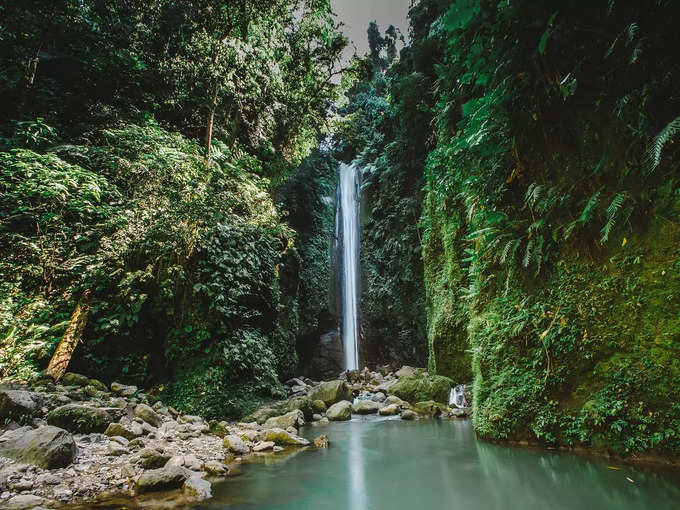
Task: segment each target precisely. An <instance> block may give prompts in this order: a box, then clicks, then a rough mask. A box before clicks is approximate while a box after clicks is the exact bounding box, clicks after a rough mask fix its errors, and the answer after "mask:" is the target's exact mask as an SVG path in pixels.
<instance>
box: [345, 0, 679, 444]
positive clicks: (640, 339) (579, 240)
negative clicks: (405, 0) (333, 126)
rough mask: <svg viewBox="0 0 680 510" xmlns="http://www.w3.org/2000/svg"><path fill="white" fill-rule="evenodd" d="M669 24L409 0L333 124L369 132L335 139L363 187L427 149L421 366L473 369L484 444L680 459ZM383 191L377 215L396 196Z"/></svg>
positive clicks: (675, 106)
mask: <svg viewBox="0 0 680 510" xmlns="http://www.w3.org/2000/svg"><path fill="white" fill-rule="evenodd" d="M679 14H680V12H679V11H678V6H677V5H675V3H673V2H667V1H655V2H651V3H650V4H649V5H647V6H646V7H645V8H644V9H642V8H640V6H639V5H635V4H634V3H625V2H618V1H616V0H613V1H610V2H605V1H602V2H592V3H591V4H588V5H585V4H569V5H566V4H564V3H563V2H550V1H546V2H531V1H528V0H527V1H518V2H515V1H513V2H508V1H492V2H487V1H479V0H457V1H450V0H449V1H447V0H421V1H420V2H417V3H415V4H414V5H413V6H412V8H411V12H410V18H411V43H410V46H409V47H408V48H406V49H405V50H403V51H402V52H401V58H400V61H399V63H398V64H395V65H393V66H392V67H391V68H390V70H389V71H388V72H387V74H386V75H382V74H377V75H376V76H375V77H374V79H373V80H372V86H373V87H375V88H376V89H381V90H389V93H388V94H386V95H384V96H382V97H383V102H382V103H381V104H380V105H379V107H372V108H364V109H363V110H362V111H361V112H360V115H359V118H358V119H350V120H351V123H352V125H353V126H355V131H350V134H351V135H354V133H355V132H359V133H361V132H362V128H363V129H364V131H370V130H375V131H376V132H375V133H371V138H367V137H364V138H361V137H360V136H358V137H357V138H358V142H353V143H355V146H358V147H359V149H358V152H360V153H362V155H363V159H362V160H361V161H362V163H363V164H365V165H366V167H367V170H366V173H367V174H368V175H369V176H370V175H371V172H372V170H373V169H374V168H376V169H380V171H379V173H378V175H380V176H387V175H390V180H391V181H394V182H398V179H395V178H394V173H392V174H390V172H394V171H395V169H398V168H400V166H401V164H402V161H404V160H405V159H407V158H404V157H403V156H402V157H400V158H392V159H390V158H391V154H392V153H393V151H394V150H395V146H396V148H397V150H400V151H403V150H415V151H420V153H421V154H423V153H425V154H426V156H425V157H423V158H422V160H421V161H420V165H418V164H417V163H415V164H414V165H413V168H414V169H415V170H416V171H417V170H418V169H421V170H422V179H423V181H422V182H423V183H424V188H425V197H424V200H423V204H424V208H423V213H422V218H421V223H420V226H421V228H422V229H423V235H422V239H423V242H422V248H423V263H424V267H423V276H424V282H425V287H426V301H425V307H426V310H427V316H428V340H429V346H430V353H429V354H430V369H431V370H434V371H435V372H436V373H440V374H444V375H448V376H450V377H452V378H453V379H454V380H456V381H461V382H464V381H465V380H466V379H467V378H468V377H470V372H471V371H472V376H473V378H474V385H473V388H474V407H475V413H474V424H475V428H476V430H477V431H478V433H480V435H481V436H483V437H488V438H494V439H525V440H530V441H532V440H538V441H542V442H545V443H549V444H562V445H585V446H590V447H594V448H598V449H606V450H609V451H613V452H616V453H621V454H625V453H633V452H635V453H639V452H647V451H650V450H654V451H656V452H666V453H670V454H673V455H677V454H678V453H680V428H679V427H680V408H678V406H677V404H674V399H673V398H672V395H674V394H675V393H677V391H678V390H680V387H679V386H678V381H680V365H678V359H680V344H679V340H680V323H679V322H678V317H680V286H679V285H678V279H677V268H678V264H680V251H679V246H680V243H679V241H680V237H679V233H680V195H679V194H678V189H679V187H678V178H679V172H678V152H677V149H676V145H675V144H674V143H673V142H675V141H676V140H677V134H678V118H680V117H679V114H680V96H678V94H677V87H676V86H675V83H677V81H678V79H679V78H680V62H678V60H677V58H676V55H675V54H674V52H673V51H672V50H671V48H675V47H678V45H679V44H680V35H679V34H678V31H677V29H676V27H675V24H674V22H673V20H675V19H677V18H678V15H679ZM400 85H404V86H405V88H406V92H405V91H404V89H401V88H400ZM375 96H377V97H381V96H380V95H379V94H376V95H375ZM408 97H416V98H418V100H417V102H416V104H417V108H416V109H414V110H408V109H404V106H403V105H404V103H405V98H408ZM373 101H374V102H375V101H377V99H373ZM365 104H368V103H365ZM375 112H378V114H376V113H375ZM395 116H396V118H395ZM378 117H379V118H378ZM384 119H389V120H384ZM429 119H431V120H432V122H428V120H429ZM397 123H400V124H401V125H406V126H408V125H409V124H412V125H414V126H415V127H414V129H413V130H412V131H411V132H410V134H409V136H408V138H403V137H402V136H401V135H400V133H399V132H398V131H397V132H395V125H397ZM366 126H370V129H368V128H366ZM415 133H419V134H418V135H415ZM349 139H350V140H354V139H353V138H351V137H350V138H349ZM412 141H413V142H415V143H411V142H412ZM414 145H415V147H414ZM370 151H373V152H372V153H371V152H370ZM367 154H368V155H369V157H366V155H367ZM374 162H378V163H374ZM381 164H382V165H383V166H386V167H387V169H384V168H381V166H380V165H381ZM385 178H386V177H385ZM369 181H370V177H369ZM389 186H393V182H390V184H388V185H384V184H383V185H382V187H381V188H380V193H379V196H380V200H381V201H382V203H383V204H385V203H388V202H389V203H399V202H400V201H401V200H406V199H408V198H411V197H412V196H413V193H412V190H409V189H400V188H399V187H398V186H393V187H389ZM381 209H384V205H383V207H382V208H381ZM399 214H400V215H401V217H402V218H405V217H408V216H410V215H411V214H412V209H411V208H409V207H402V208H401V209H400V211H399ZM402 232H403V230H401V229H394V230H391V231H390V232H389V233H388V234H385V233H383V234H381V235H382V241H383V243H384V244H386V243H389V241H390V240H391V239H393V238H394V237H396V236H399V235H401V234H402ZM407 242H409V245H410V248H411V249H417V248H418V247H419V245H420V244H419V243H418V242H416V240H414V239H413V238H411V239H409V240H407ZM365 244H366V243H365ZM362 247H363V246H362ZM369 257H370V255H369ZM384 260H389V258H387V257H386V258H385V259H384ZM401 260H403V261H406V263H407V264H408V265H409V267H410V268H412V269H417V268H418V267H419V266H418V263H417V262H414V261H409V260H408V258H406V257H403V256H402V257H401ZM368 265H369V267H370V262H368ZM369 293H370V290H369Z"/></svg>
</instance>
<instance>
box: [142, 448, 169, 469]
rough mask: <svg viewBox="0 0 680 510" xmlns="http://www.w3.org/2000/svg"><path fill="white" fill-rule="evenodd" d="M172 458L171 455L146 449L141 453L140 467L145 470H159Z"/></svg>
mask: <svg viewBox="0 0 680 510" xmlns="http://www.w3.org/2000/svg"><path fill="white" fill-rule="evenodd" d="M171 458H172V456H171V455H167V454H165V453H161V452H159V451H158V450H153V449H151V448H145V449H144V450H142V451H141V452H139V465H140V466H142V467H143V468H144V469H157V468H161V467H163V466H165V465H166V464H167V462H168V461H169V460H170V459H171Z"/></svg>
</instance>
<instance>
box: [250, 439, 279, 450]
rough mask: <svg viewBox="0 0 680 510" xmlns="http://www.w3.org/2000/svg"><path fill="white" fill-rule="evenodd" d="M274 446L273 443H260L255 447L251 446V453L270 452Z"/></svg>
mask: <svg viewBox="0 0 680 510" xmlns="http://www.w3.org/2000/svg"><path fill="white" fill-rule="evenodd" d="M274 446H276V443H274V441H260V442H259V443H257V444H256V445H255V446H253V451H254V452H263V451H265V450H271V449H272V448H274Z"/></svg>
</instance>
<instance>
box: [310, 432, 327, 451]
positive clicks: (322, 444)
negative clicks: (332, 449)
mask: <svg viewBox="0 0 680 510" xmlns="http://www.w3.org/2000/svg"><path fill="white" fill-rule="evenodd" d="M313 444H314V448H328V437H327V436H326V434H321V435H320V436H319V437H317V438H315V439H314V441H313Z"/></svg>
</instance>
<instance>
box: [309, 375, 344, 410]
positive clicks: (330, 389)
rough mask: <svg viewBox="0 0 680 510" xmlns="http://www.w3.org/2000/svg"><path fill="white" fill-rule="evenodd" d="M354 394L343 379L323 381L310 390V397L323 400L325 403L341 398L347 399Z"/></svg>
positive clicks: (337, 400) (328, 403)
mask: <svg viewBox="0 0 680 510" xmlns="http://www.w3.org/2000/svg"><path fill="white" fill-rule="evenodd" d="M351 396H352V390H350V388H349V386H347V383H346V382H345V381H343V380H342V379H336V380H334V381H326V382H322V383H321V384H319V385H318V386H315V387H314V388H312V389H311V390H310V392H309V398H310V399H311V400H312V401H314V400H323V402H324V404H326V405H331V404H334V403H336V402H339V401H341V400H347V399H349V398H350V397H351Z"/></svg>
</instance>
